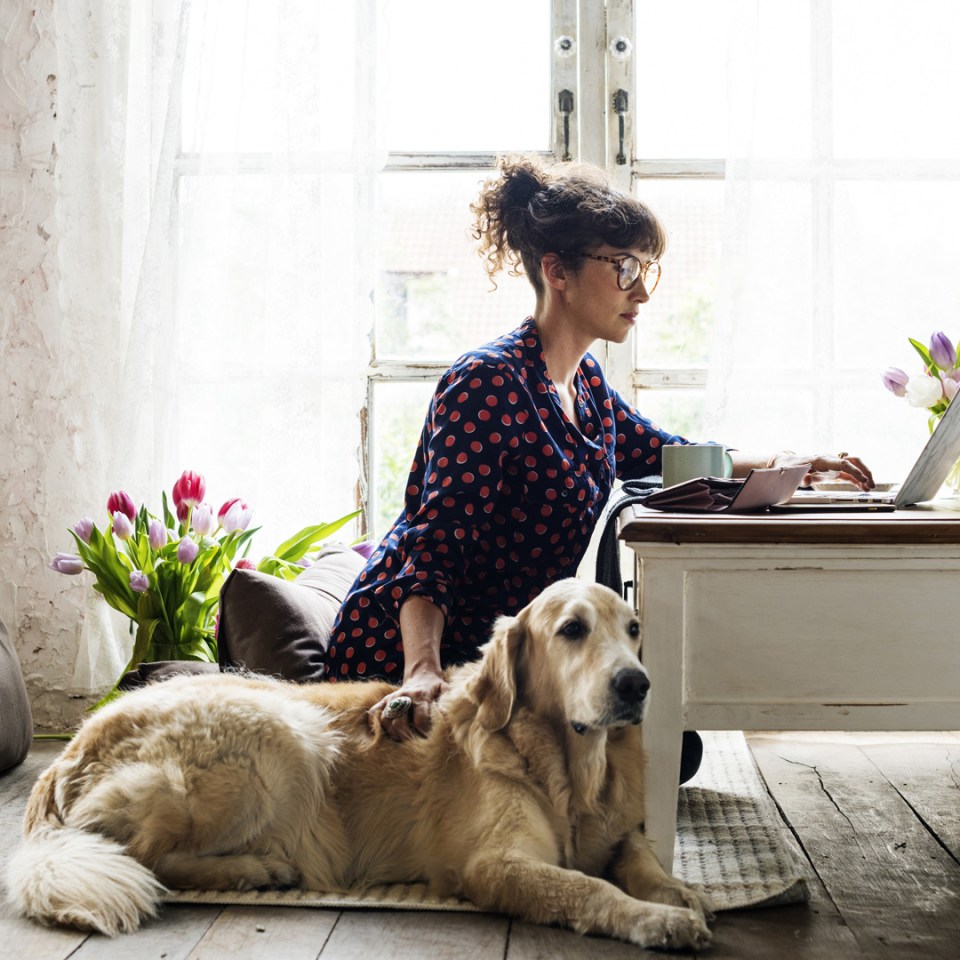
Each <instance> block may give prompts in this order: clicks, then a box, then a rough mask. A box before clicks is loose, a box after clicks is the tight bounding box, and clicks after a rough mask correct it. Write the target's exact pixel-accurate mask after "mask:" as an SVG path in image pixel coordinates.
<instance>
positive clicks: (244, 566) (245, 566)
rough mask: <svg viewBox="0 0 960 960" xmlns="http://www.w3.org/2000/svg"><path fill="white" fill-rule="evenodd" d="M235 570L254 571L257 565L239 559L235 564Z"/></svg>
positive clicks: (245, 559)
mask: <svg viewBox="0 0 960 960" xmlns="http://www.w3.org/2000/svg"><path fill="white" fill-rule="evenodd" d="M236 569H237V570H256V569H257V565H256V564H255V563H254V562H253V561H252V560H248V559H247V558H246V557H241V558H240V559H239V560H238V561H237V562H236Z"/></svg>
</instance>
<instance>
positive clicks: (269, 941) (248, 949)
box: [189, 906, 340, 960]
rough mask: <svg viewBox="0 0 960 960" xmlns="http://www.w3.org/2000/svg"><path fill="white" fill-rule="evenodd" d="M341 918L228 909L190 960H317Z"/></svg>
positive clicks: (301, 911) (285, 910)
mask: <svg viewBox="0 0 960 960" xmlns="http://www.w3.org/2000/svg"><path fill="white" fill-rule="evenodd" d="M339 916H340V912H339V911H338V910H314V909H310V910H307V909H301V908H298V907H289V908H283V909H278V908H277V907H239V906H238V907H228V908H227V909H225V910H224V911H223V913H221V914H220V916H219V917H217V919H216V922H215V923H214V924H213V925H212V926H211V927H210V929H209V930H208V931H207V933H206V934H205V935H204V937H203V939H202V940H201V941H200V942H199V943H198V944H197V945H196V947H195V948H194V949H193V951H192V952H191V953H190V957H189V960H202V958H204V957H210V956H213V957H242V958H243V960H278V958H282V960H315V958H316V957H318V956H319V955H320V951H321V950H322V949H323V945H324V943H326V941H327V938H328V937H329V936H330V932H331V931H332V930H333V928H334V927H335V926H336V923H337V919H338V917H339Z"/></svg>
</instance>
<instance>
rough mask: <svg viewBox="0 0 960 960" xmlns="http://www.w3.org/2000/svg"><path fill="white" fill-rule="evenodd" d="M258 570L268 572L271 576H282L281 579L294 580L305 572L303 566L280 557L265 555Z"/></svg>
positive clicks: (258, 565)
mask: <svg viewBox="0 0 960 960" xmlns="http://www.w3.org/2000/svg"><path fill="white" fill-rule="evenodd" d="M257 570H259V571H260V572H261V573H268V574H270V576H271V577H280V579H281V580H293V579H294V578H295V577H296V576H297V574H299V573H302V572H303V567H301V566H300V565H299V564H296V563H290V562H289V561H287V560H281V559H280V558H279V557H272V556H271V557H264V558H263V559H262V560H261V561H260V562H259V563H258V564H257Z"/></svg>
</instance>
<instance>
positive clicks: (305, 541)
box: [274, 510, 360, 561]
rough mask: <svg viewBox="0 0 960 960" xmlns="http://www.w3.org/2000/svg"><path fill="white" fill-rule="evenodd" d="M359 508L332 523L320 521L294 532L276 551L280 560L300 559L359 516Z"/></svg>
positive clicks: (275, 553)
mask: <svg viewBox="0 0 960 960" xmlns="http://www.w3.org/2000/svg"><path fill="white" fill-rule="evenodd" d="M359 513H360V511H359V510H354V511H353V513H348V514H347V515H346V516H344V517H340V519H339V520H333V521H332V522H331V523H320V524H317V525H315V526H311V527H304V528H303V529H302V530H301V531H300V532H299V533H296V534H294V535H293V536H292V537H291V538H290V539H289V540H286V541H284V542H283V543H281V544H280V546H279V547H277V549H276V550H275V551H274V555H275V556H276V557H278V558H279V559H280V560H288V561H295V560H299V559H300V558H301V557H302V556H303V555H304V554H305V553H306V552H307V551H308V550H309V549H310V548H311V547H312V546H313V545H314V544H316V543H319V542H320V541H321V540H326V538H327V537H329V536H331V535H332V534H334V533H336V532H337V531H338V530H339V529H340V528H341V527H342V526H344V525H345V524H347V523H349V521H351V520H352V519H353V518H354V517H356V516H358V515H359Z"/></svg>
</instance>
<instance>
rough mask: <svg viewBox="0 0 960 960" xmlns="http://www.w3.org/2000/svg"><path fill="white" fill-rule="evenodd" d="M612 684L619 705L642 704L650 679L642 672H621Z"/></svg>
mask: <svg viewBox="0 0 960 960" xmlns="http://www.w3.org/2000/svg"><path fill="white" fill-rule="evenodd" d="M612 684H613V691H614V693H616V695H617V697H618V698H619V699H620V702H621V703H628V704H636V703H642V702H643V700H644V698H645V697H646V696H647V693H648V692H649V690H650V678H649V677H648V676H647V675H646V673H645V672H644V671H643V670H631V669H624V670H621V671H620V672H619V673H618V674H617V675H616V676H615V677H614V678H613V681H612Z"/></svg>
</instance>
